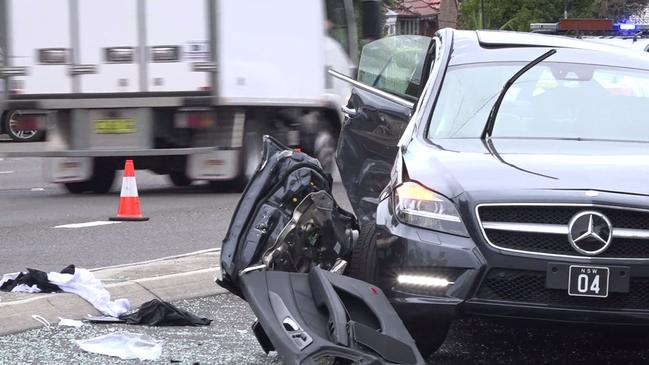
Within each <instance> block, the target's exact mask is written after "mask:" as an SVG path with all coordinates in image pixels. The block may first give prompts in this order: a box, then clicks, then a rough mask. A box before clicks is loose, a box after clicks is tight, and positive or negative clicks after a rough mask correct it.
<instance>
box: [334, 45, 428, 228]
mask: <svg viewBox="0 0 649 365" xmlns="http://www.w3.org/2000/svg"><path fill="white" fill-rule="evenodd" d="M433 52H434V47H433V39H432V38H429V37H424V36H415V35H403V36H392V37H387V38H382V39H379V40H377V41H374V42H372V43H369V44H367V45H366V46H365V47H364V48H363V52H362V54H361V60H360V63H359V68H358V70H359V71H358V80H352V79H349V78H348V77H344V75H341V74H339V73H337V72H335V71H330V73H331V74H332V75H333V76H335V77H338V78H340V79H343V80H344V81H347V82H350V83H352V84H353V85H354V89H353V90H352V95H351V98H350V100H349V103H348V104H347V107H344V108H343V112H344V113H345V114H346V118H345V121H344V123H343V127H342V130H341V133H340V139H339V141H338V149H337V151H336V163H337V165H338V169H339V170H340V175H341V178H342V181H343V185H344V186H345V190H346V191H347V195H348V197H349V200H350V202H351V205H352V207H353V209H354V213H355V214H356V217H357V218H358V220H359V223H360V224H363V223H364V222H365V221H367V220H372V219H373V217H374V215H375V212H376V206H377V203H378V200H377V199H378V196H379V194H380V193H381V191H382V190H383V189H384V188H385V186H386V185H387V184H388V182H389V180H390V171H391V169H392V165H393V164H394V160H395V157H396V155H397V144H398V142H399V139H400V138H401V135H402V134H403V131H404V130H405V128H406V126H407V124H408V122H409V120H410V115H411V114H412V112H413V109H414V105H415V103H416V102H417V98H418V97H419V95H420V94H421V91H422V89H423V87H424V84H425V82H426V80H427V77H428V71H429V70H430V66H431V61H432V60H433V59H434V54H433Z"/></svg>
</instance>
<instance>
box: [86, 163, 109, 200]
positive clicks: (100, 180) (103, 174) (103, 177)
mask: <svg viewBox="0 0 649 365" xmlns="http://www.w3.org/2000/svg"><path fill="white" fill-rule="evenodd" d="M114 181H115V167H114V166H113V165H112V164H110V163H107V162H105V161H102V160H98V159H95V161H94V164H93V168H92V177H91V178H90V190H92V191H93V192H95V193H97V194H106V193H107V192H109V191H110V188H112V187H113V182H114Z"/></svg>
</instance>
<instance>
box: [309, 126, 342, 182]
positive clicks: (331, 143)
mask: <svg viewBox="0 0 649 365" xmlns="http://www.w3.org/2000/svg"><path fill="white" fill-rule="evenodd" d="M337 143H338V142H337V141H336V137H335V136H334V132H333V130H332V128H331V127H330V126H329V125H328V123H325V124H324V125H322V127H321V128H319V129H318V132H317V133H316V136H315V142H314V145H313V150H314V151H315V155H314V157H315V158H317V159H318V161H320V164H321V165H322V169H323V170H324V172H326V173H328V174H331V173H332V172H333V169H334V159H335V157H336V144H337Z"/></svg>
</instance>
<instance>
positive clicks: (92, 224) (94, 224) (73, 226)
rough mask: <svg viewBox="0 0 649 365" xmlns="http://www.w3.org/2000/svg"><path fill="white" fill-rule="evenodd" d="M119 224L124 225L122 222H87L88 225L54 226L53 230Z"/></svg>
mask: <svg viewBox="0 0 649 365" xmlns="http://www.w3.org/2000/svg"><path fill="white" fill-rule="evenodd" d="M117 223H122V222H111V221H94V222H86V223H72V224H62V225H60V226H54V227H53V228H87V227H96V226H105V225H107V224H117Z"/></svg>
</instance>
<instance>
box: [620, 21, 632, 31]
mask: <svg viewBox="0 0 649 365" xmlns="http://www.w3.org/2000/svg"><path fill="white" fill-rule="evenodd" d="M617 26H618V28H619V29H620V30H625V31H629V30H636V28H637V25H635V24H633V23H619V24H617Z"/></svg>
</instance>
